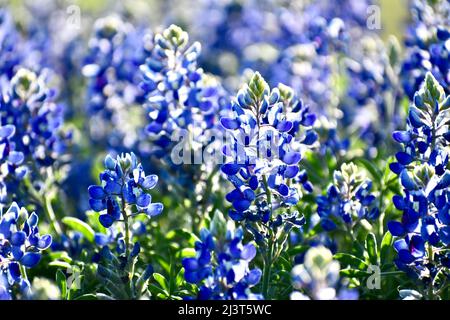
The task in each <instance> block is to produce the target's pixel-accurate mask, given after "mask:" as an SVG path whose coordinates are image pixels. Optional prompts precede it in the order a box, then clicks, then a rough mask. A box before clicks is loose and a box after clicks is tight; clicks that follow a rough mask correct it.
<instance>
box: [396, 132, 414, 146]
mask: <svg viewBox="0 0 450 320" xmlns="http://www.w3.org/2000/svg"><path fill="white" fill-rule="evenodd" d="M392 138H394V140H395V141H397V142H400V143H408V142H410V141H411V138H412V137H411V133H410V132H409V131H394V133H393V134H392Z"/></svg>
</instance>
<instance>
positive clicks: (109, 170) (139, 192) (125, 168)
mask: <svg viewBox="0 0 450 320" xmlns="http://www.w3.org/2000/svg"><path fill="white" fill-rule="evenodd" d="M100 181H101V182H102V185H95V186H90V187H89V197H90V199H89V204H90V205H91V208H92V210H94V211H97V212H102V211H104V210H106V212H105V213H104V214H102V215H100V222H101V224H102V225H103V226H105V227H106V228H109V227H111V225H112V224H113V223H114V222H115V221H117V220H121V219H126V218H127V215H128V214H129V213H127V212H126V211H127V210H128V209H130V210H131V214H132V215H136V214H140V213H144V214H146V215H147V216H148V217H154V216H156V215H159V214H160V213H161V212H162V210H163V205H162V204H161V203H152V197H151V195H150V194H149V191H150V190H151V189H153V188H154V187H155V186H156V184H157V182H158V177H157V176H156V175H148V176H146V175H145V172H144V169H143V168H142V165H141V164H140V163H138V160H137V158H136V156H135V155H134V153H131V154H130V153H127V154H122V155H120V156H118V157H117V158H116V159H113V158H112V157H111V156H110V155H108V156H107V157H106V158H105V171H104V172H102V173H101V174H100ZM131 207H132V208H131Z"/></svg>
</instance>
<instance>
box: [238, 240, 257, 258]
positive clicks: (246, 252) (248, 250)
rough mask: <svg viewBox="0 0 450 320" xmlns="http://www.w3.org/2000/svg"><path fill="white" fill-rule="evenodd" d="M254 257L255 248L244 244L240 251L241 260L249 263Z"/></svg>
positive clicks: (249, 244)
mask: <svg viewBox="0 0 450 320" xmlns="http://www.w3.org/2000/svg"><path fill="white" fill-rule="evenodd" d="M255 256H256V248H255V246H254V245H253V244H251V243H248V244H246V245H245V246H244V248H243V249H242V253H241V258H242V259H244V260H247V261H251V260H253V258H254V257H255Z"/></svg>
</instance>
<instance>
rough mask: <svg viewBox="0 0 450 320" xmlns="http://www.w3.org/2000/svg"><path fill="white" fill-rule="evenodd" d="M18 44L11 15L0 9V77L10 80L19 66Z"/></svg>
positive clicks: (20, 56) (18, 39)
mask: <svg viewBox="0 0 450 320" xmlns="http://www.w3.org/2000/svg"><path fill="white" fill-rule="evenodd" d="M19 42H20V37H19V33H18V32H17V30H16V29H15V28H14V23H13V21H12V17H11V14H10V13H9V12H8V10H6V9H3V8H2V9H0V48H1V49H0V77H6V79H11V78H12V76H13V75H14V71H15V69H16V67H17V66H18V65H19V64H20V62H21V58H22V55H21V53H20V52H21V51H20V50H19V48H18V43H19Z"/></svg>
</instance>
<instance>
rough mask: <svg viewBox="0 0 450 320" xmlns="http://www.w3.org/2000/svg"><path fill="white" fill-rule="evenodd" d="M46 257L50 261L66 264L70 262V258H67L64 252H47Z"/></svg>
mask: <svg viewBox="0 0 450 320" xmlns="http://www.w3.org/2000/svg"><path fill="white" fill-rule="evenodd" d="M48 256H49V257H50V260H52V261H53V260H61V261H64V262H67V263H71V262H72V258H71V257H69V255H68V254H67V252H66V251H55V252H49V253H48Z"/></svg>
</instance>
